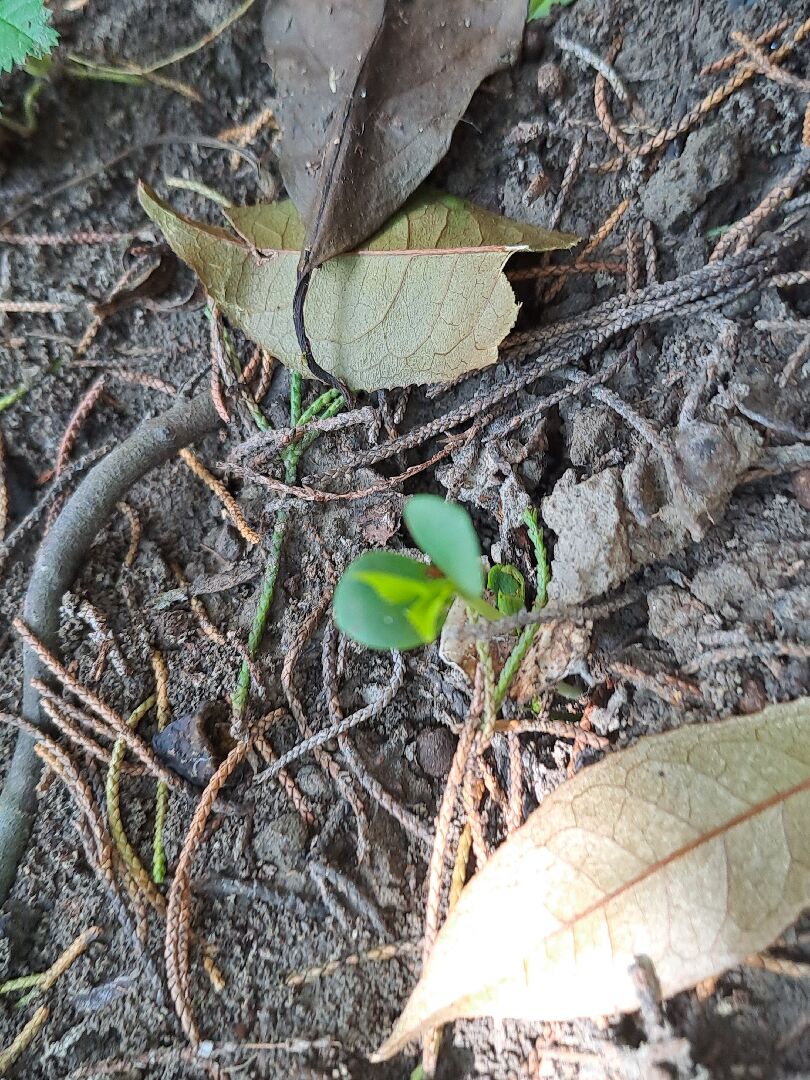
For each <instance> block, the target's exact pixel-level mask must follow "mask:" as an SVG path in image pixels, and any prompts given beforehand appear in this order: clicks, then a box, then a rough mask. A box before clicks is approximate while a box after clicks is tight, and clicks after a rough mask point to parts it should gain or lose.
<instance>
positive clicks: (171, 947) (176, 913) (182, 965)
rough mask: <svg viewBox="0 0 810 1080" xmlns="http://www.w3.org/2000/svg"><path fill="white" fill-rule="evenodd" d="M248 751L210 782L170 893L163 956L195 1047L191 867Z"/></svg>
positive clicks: (231, 758) (242, 748)
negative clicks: (215, 808)
mask: <svg viewBox="0 0 810 1080" xmlns="http://www.w3.org/2000/svg"><path fill="white" fill-rule="evenodd" d="M247 752H248V744H247V743H244V742H242V743H237V744H236V746H235V747H234V748H233V750H231V752H230V754H228V756H227V758H226V759H225V761H223V763H222V764H221V765H220V767H219V768H218V769H217V771H216V772H215V773H214V775H213V776H212V777H211V779H210V780H209V782H208V785H207V786H206V788H205V790H204V791H203V793H202V796H201V798H200V801H199V802H198V803H197V807H196V809H195V811H194V816H193V818H192V820H191V825H190V826H189V829H188V832H187V833H186V838H185V840H184V842H183V847H182V850H181V852H180V857H179V859H178V860H177V867H176V869H175V872H174V879H173V880H172V887H171V889H170V891H169V904H168V911H167V915H166V940H165V948H164V957H165V961H166V974H167V979H168V983H169V993H170V995H171V999H172V1002H173V1004H174V1007H175V1011H176V1012H177V1015H178V1017H179V1019H180V1023H181V1024H182V1027H183V1031H184V1032H185V1035H186V1038H187V1039H188V1040H189V1042H190V1043H191V1045H192V1046H194V1047H196V1046H197V1045H199V1042H200V1033H199V1029H198V1027H197V1022H196V1020H195V1018H194V1012H193V1009H192V1005H191V996H190V985H189V984H190V977H189V938H190V924H191V888H190V883H191V868H192V866H193V863H194V857H195V855H196V853H197V848H198V847H199V845H200V843H201V841H202V838H203V835H204V833H205V826H206V823H207V821H208V818H209V816H210V814H211V808H212V807H213V805H214V801H215V800H216V798H217V796H218V795H219V793H220V791H221V790H222V787H223V786H224V784H225V783H227V781H228V778H229V777H230V776H231V774H232V773H233V771H234V770H235V769H236V768H237V766H238V765H240V764H241V762H242V761H243V760H244V759H245V756H246V755H247Z"/></svg>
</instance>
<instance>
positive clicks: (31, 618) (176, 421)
mask: <svg viewBox="0 0 810 1080" xmlns="http://www.w3.org/2000/svg"><path fill="white" fill-rule="evenodd" d="M217 423H218V420H217V415H216V413H215V411H214V407H213V405H212V403H211V399H210V397H209V396H208V394H207V393H206V394H202V395H200V396H198V397H195V398H192V399H191V400H189V399H181V400H179V401H178V402H177V403H176V404H175V405H174V406H173V407H172V408H171V409H169V411H168V412H166V413H164V414H163V415H162V416H158V417H155V418H154V419H151V420H145V421H144V422H143V423H142V424H140V425H139V426H138V427H137V428H136V429H135V431H134V432H133V433H132V434H131V435H130V436H129V438H128V439H126V440H125V442H123V443H122V444H121V445H120V446H118V447H116V448H115V450H113V451H112V452H111V453H110V454H108V455H107V457H105V458H104V459H103V460H102V461H100V462H99V463H98V464H97V465H96V466H95V467H94V468H93V469H91V471H90V472H89V473H88V474H87V476H86V477H85V478H84V480H82V482H81V483H80V484H79V486H78V488H77V489H76V491H75V493H74V494H73V495H72V496H71V498H70V499H69V500H68V501H67V503H66V504H65V507H64V509H63V510H62V513H61V514H60V515H59V517H58V518H57V519H56V521H55V522H54V525H53V527H52V528H51V530H50V532H49V533H48V535H47V536H46V537H45V539H44V541H43V542H42V546H41V547H40V549H39V552H38V554H37V558H36V561H35V563H34V568H33V571H32V573H31V579H30V582H29V585H28V591H27V592H26V596H25V607H24V620H25V622H26V624H27V625H28V626H29V627H30V628H31V630H32V631H33V633H34V634H35V635H36V636H37V637H38V638H39V639H40V641H42V642H43V644H45V645H46V646H47V647H48V648H49V649H51V650H55V649H56V648H57V645H58V639H57V635H58V631H59V605H60V603H61V600H62V596H63V595H64V593H65V592H67V590H68V589H70V587H71V586H72V585H73V582H74V579H75V577H76V575H77V573H78V571H79V569H80V567H81V565H82V563H83V562H84V560H85V559H86V558H87V552H88V550H89V548H90V545H91V544H92V542H93V540H94V539H95V537H96V535H97V534H98V532H99V531H100V530H101V529H102V528H103V526H104V525H105V524H106V522H107V521H108V519H109V517H110V515H111V514H112V512H113V510H114V509H115V505H116V503H117V502H119V501H120V500H121V499H124V498H125V497H126V494H127V492H128V491H129V489H130V487H132V485H133V484H134V483H136V482H137V481H138V480H140V479H141V477H143V476H144V475H145V474H146V473H147V472H149V471H150V469H153V468H155V467H156V466H158V465H161V464H162V463H163V462H165V461H167V460H168V459H169V458H170V457H172V456H173V455H174V454H176V453H177V452H178V450H180V449H182V448H183V447H184V446H187V445H188V444H189V443H192V442H194V441H195V440H196V439H199V438H200V437H201V436H203V435H205V434H206V433H207V432H209V431H213V430H214V429H215V428H216V426H217ZM42 675H43V671H42V669H41V664H40V662H39V660H38V658H37V657H36V655H35V654H34V653H33V652H32V650H31V649H30V648H28V647H27V646H26V647H25V648H24V650H23V708H22V712H23V716H24V717H25V719H26V720H28V721H29V723H31V724H34V725H36V726H37V727H39V726H41V725H42V721H41V720H40V715H39V691H38V690H37V689H36V688H35V687H33V686H32V685H31V680H32V679H35V678H40V677H42ZM40 767H41V766H40V762H39V759H38V758H37V756H36V754H35V753H34V739H33V738H32V736H31V735H30V734H28V733H27V732H25V731H21V732H20V734H19V735H18V737H17V744H16V747H15V749H14V757H13V758H12V761H11V765H10V767H9V771H8V775H7V777H6V782H5V784H4V785H3V790H2V792H0V905H2V904H4V903H5V901H6V898H7V897H8V894H9V891H10V889H11V886H12V884H13V882H14V877H15V875H16V873H17V867H18V865H19V863H20V859H21V858H22V855H23V851H24V850H25V846H26V844H27V843H28V838H29V836H30V834H31V829H32V827H33V823H34V815H35V810H36V795H35V790H34V789H35V787H36V784H37V779H38V777H39V771H40Z"/></svg>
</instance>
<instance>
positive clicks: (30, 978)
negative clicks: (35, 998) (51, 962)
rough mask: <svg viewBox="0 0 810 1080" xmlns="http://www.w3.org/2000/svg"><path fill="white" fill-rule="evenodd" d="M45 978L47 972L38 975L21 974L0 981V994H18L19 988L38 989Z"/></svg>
mask: <svg viewBox="0 0 810 1080" xmlns="http://www.w3.org/2000/svg"><path fill="white" fill-rule="evenodd" d="M44 978H45V972H44V971H43V972H40V973H39V974H38V975H20V976H19V977H18V978H16V979H8V980H7V981H6V982H4V983H0V994H16V993H17V991H18V990H36V988H37V987H38V986H40V985H41V983H42V981H43V979H44Z"/></svg>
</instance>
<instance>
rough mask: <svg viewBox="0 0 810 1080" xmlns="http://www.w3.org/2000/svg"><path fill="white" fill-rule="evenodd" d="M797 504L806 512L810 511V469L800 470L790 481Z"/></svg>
mask: <svg viewBox="0 0 810 1080" xmlns="http://www.w3.org/2000/svg"><path fill="white" fill-rule="evenodd" d="M790 486H791V487H792V488H793V494H794V495H795V496H796V502H797V503H798V504H799V506H801V507H802V509H804V510H810V468H806V469H799V470H798V472H795V473H794V474H793V478H792V479H791V481H790Z"/></svg>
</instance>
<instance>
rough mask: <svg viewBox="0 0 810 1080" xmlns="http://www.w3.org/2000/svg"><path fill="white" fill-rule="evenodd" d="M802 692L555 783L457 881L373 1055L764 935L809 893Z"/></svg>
mask: <svg viewBox="0 0 810 1080" xmlns="http://www.w3.org/2000/svg"><path fill="white" fill-rule="evenodd" d="M809 821H810V698H803V699H801V700H800V701H796V702H793V703H792V704H788V705H775V706H772V707H770V708H768V709H765V710H764V711H763V712H761V713H758V714H757V715H755V716H740V717H735V718H733V719H731V720H725V721H722V722H720V723H716V724H710V725H699V726H694V727H686V728H680V729H679V730H677V731H673V732H670V733H668V734H665V735H657V736H652V737H650V738H647V739H642V740H641V741H640V742H639V743H637V744H636V745H635V746H634V747H632V748H631V749H629V750H625V751H623V752H621V753H617V754H612V755H611V756H610V757H608V758H606V759H605V760H604V761H602V762H600V763H599V764H597V765H594V766H592V767H591V768H588V769H585V770H584V771H583V772H582V773H580V774H579V775H578V776H576V777H574V778H573V779H572V780H569V781H568V782H566V783H565V784H563V785H562V786H561V787H559V788H558V789H557V790H556V791H554V792H553V793H552V794H551V795H550V796H549V797H548V798H547V799H546V800H545V801H544V803H543V804H542V805H541V806H540V807H539V809H537V810H536V811H535V812H534V813H533V814H532V815H531V817H530V818H529V819H528V821H527V822H526V824H525V825H524V826H523V827H522V828H521V829H519V830H518V832H516V833H515V834H514V835H513V836H512V837H510V838H509V839H508V840H507V841H506V843H505V844H504V845H503V846H502V847H501V848H500V849H499V850H498V851H497V853H496V854H495V856H494V857H493V858H492V859H490V861H489V862H488V863H487V864H486V866H485V867H484V868H483V870H482V871H481V872H480V874H478V875H476V876H475V877H474V878H473V880H472V881H471V883H470V884H469V885H468V886H467V888H466V889H465V890H464V892H463V893H462V895H461V899H460V900H459V902H458V904H457V906H456V908H455V909H454V911H453V913H452V914H451V915H450V918H449V919H448V921H447V923H446V924H445V926H444V927H443V929H442V931H441V933H440V934H439V937H438V940H437V942H436V946H435V948H434V950H433V952H432V954H431V957H430V960H429V962H428V964H427V967H426V969H425V971H424V973H423V975H422V978H421V979H420V981H419V983H418V984H417V986H416V989H415V990H414V992H413V994H412V995H411V998H410V1000H409V1001H408V1003H407V1005H406V1006H405V1011H404V1012H403V1014H402V1016H401V1017H400V1019H399V1020H398V1021H397V1023H396V1025H395V1027H394V1030H393V1032H392V1034H391V1036H390V1037H389V1038H388V1039H387V1040H386V1041H385V1043H383V1045H382V1047H381V1048H380V1050H379V1051H378V1052H377V1054H376V1057H375V1060H383V1059H385V1058H389V1057H391V1056H392V1055H393V1054H395V1053H397V1051H399V1050H401V1049H402V1047H403V1046H404V1045H405V1044H406V1043H408V1042H409V1041H410V1040H411V1039H414V1038H415V1037H416V1036H418V1035H419V1034H420V1033H422V1032H424V1031H425V1030H427V1029H429V1028H433V1027H436V1026H438V1025H440V1024H444V1023H447V1022H449V1021H451V1020H454V1019H456V1018H458V1017H475V1016H493V1017H497V1018H506V1017H512V1018H516V1019H524V1020H570V1019H573V1018H574V1017H579V1016H600V1015H605V1014H610V1013H617V1012H629V1011H633V1010H635V1009H636V1008H638V999H637V996H636V991H635V989H634V985H633V981H632V979H631V977H630V974H629V969H630V967H631V965H632V964H633V962H634V959H635V957H637V956H646V957H649V959H650V960H651V961H652V962H653V964H654V966H655V971H656V973H657V976H658V979H659V982H660V984H661V989H662V992H663V994H664V996H665V997H668V996H670V995H671V994H675V993H678V992H679V991H681V990H685V989H687V988H689V987H691V986H694V985H695V984H696V983H697V982H699V981H700V980H702V979H706V978H709V977H711V976H714V975H718V974H720V973H721V972H723V971H725V970H726V969H727V968H730V967H733V966H734V965H735V964H737V963H739V962H740V961H741V960H743V959H744V958H745V957H747V956H749V955H750V954H751V953H755V952H758V951H759V950H761V949H763V948H765V947H766V946H768V945H769V944H770V943H771V942H772V941H773V940H774V939H775V938H776V937H778V936H779V934H781V933H782V931H783V930H784V929H785V927H786V926H788V925H789V924H790V923H791V922H793V921H794V920H795V919H796V917H797V916H798V915H799V913H800V912H801V911H802V909H803V908H805V907H806V906H808V904H810V829H808V822H809Z"/></svg>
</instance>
